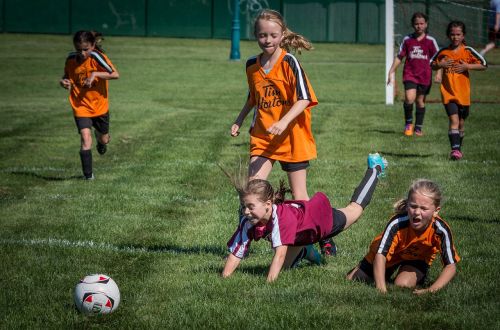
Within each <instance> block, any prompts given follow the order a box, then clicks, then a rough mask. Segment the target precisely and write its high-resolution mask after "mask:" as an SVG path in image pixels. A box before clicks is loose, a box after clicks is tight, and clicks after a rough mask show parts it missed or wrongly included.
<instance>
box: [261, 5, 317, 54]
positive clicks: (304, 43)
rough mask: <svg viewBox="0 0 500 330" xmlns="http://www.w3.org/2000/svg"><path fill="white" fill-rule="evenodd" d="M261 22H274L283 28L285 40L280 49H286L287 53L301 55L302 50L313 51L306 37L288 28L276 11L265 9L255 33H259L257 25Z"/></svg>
mask: <svg viewBox="0 0 500 330" xmlns="http://www.w3.org/2000/svg"><path fill="white" fill-rule="evenodd" d="M259 20H265V21H272V22H274V23H277V24H278V25H279V26H281V29H282V31H283V40H281V44H280V47H282V48H284V49H285V50H286V51H287V52H290V51H294V52H295V51H296V52H297V53H299V54H300V52H301V51H302V49H305V50H311V49H313V46H312V44H311V42H310V41H309V40H307V39H306V38H305V37H304V36H302V35H300V34H298V33H295V32H293V31H292V30H290V29H289V28H288V27H287V26H286V23H285V19H284V18H283V16H282V15H281V14H280V13H279V12H277V11H276V10H272V9H264V10H262V11H261V12H260V13H259V15H257V18H256V19H255V23H254V33H257V23H258V21H259Z"/></svg>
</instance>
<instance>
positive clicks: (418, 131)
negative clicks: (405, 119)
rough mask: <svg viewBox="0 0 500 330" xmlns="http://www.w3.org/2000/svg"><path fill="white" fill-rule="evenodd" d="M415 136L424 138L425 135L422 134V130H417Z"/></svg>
mask: <svg viewBox="0 0 500 330" xmlns="http://www.w3.org/2000/svg"><path fill="white" fill-rule="evenodd" d="M415 135H416V136H423V135H424V133H423V132H422V129H421V128H415Z"/></svg>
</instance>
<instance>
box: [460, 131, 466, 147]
mask: <svg viewBox="0 0 500 330" xmlns="http://www.w3.org/2000/svg"><path fill="white" fill-rule="evenodd" d="M459 134H460V148H462V146H463V145H464V135H465V132H464V131H459Z"/></svg>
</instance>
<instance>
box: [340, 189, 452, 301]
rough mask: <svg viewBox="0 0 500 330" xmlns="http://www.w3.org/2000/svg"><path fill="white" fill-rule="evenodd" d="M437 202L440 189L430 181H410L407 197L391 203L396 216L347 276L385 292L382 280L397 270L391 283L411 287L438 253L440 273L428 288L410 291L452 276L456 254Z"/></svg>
mask: <svg viewBox="0 0 500 330" xmlns="http://www.w3.org/2000/svg"><path fill="white" fill-rule="evenodd" d="M440 205H441V191H440V189H439V187H438V186H437V185H436V184H435V183H434V182H432V181H429V180H425V179H420V180H417V181H415V182H413V184H412V185H411V187H410V190H409V192H408V196H407V198H406V199H402V200H400V201H398V202H397V203H396V204H395V205H394V208H395V212H396V215H394V216H393V217H392V218H391V220H390V221H389V223H388V224H387V226H386V227H385V229H384V231H383V232H382V233H381V234H380V235H378V236H377V237H376V238H375V239H374V240H373V241H372V243H371V245H370V250H369V252H368V254H367V255H366V256H365V257H364V259H363V260H362V261H361V262H360V264H359V265H358V266H356V267H355V268H354V269H353V270H351V271H350V272H349V274H348V275H347V278H348V279H349V280H361V281H366V282H375V285H376V287H377V289H378V290H379V291H380V292H382V293H386V292H387V286H386V282H387V281H389V280H390V278H391V276H392V274H393V273H394V272H396V271H397V273H396V277H395V278H394V284H395V285H397V286H399V287H406V288H415V287H416V286H417V285H420V284H423V283H424V282H425V280H426V277H427V273H428V270H429V267H430V266H431V264H432V262H433V261H434V259H435V258H436V254H437V252H439V253H440V255H441V261H442V263H443V266H444V268H443V270H442V271H441V274H440V275H439V277H438V278H437V279H436V281H435V282H434V283H433V284H432V285H431V286H429V287H428V288H424V289H415V290H414V291H413V292H414V293H415V294H423V293H426V292H435V291H437V290H439V289H442V288H443V287H444V286H446V285H447V284H448V283H449V282H450V281H451V280H452V279H453V277H454V276H455V273H456V263H457V262H459V261H460V257H459V256H458V254H457V252H456V250H455V246H454V244H453V237H452V234H451V230H450V227H449V226H448V224H447V223H446V222H445V221H444V220H443V219H441V218H440V217H439V215H438V212H439V210H440V209H441V206H440Z"/></svg>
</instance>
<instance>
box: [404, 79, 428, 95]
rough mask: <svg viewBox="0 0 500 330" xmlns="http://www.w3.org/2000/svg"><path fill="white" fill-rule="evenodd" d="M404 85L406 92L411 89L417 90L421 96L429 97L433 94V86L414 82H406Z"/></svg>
mask: <svg viewBox="0 0 500 330" xmlns="http://www.w3.org/2000/svg"><path fill="white" fill-rule="evenodd" d="M403 84H404V85H405V91H407V90H409V89H416V90H417V94H420V95H429V93H430V92H431V84H429V85H422V84H417V83H414V82H413V81H405V82H403Z"/></svg>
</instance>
